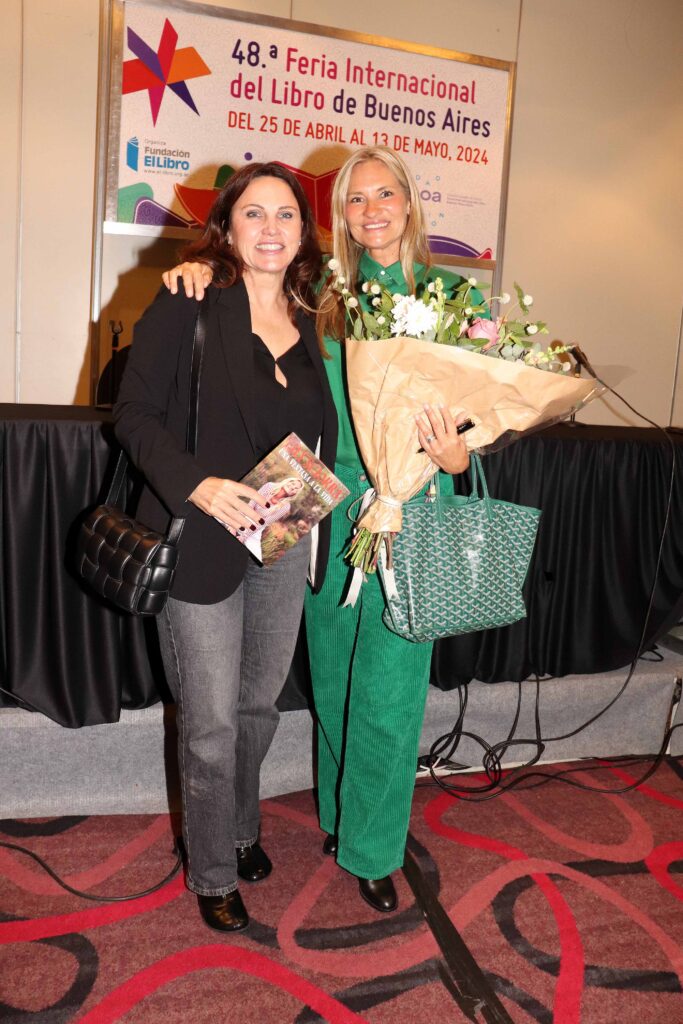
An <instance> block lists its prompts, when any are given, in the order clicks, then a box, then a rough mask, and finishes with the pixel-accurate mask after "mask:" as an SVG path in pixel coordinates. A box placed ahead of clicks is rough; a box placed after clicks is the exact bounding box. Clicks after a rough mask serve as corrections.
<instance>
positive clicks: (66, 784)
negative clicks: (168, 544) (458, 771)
mask: <svg viewBox="0 0 683 1024" xmlns="http://www.w3.org/2000/svg"><path fill="white" fill-rule="evenodd" d="M660 650H661V653H662V654H663V656H664V660H663V661H661V662H646V661H641V662H639V664H638V666H637V669H636V671H635V673H634V675H633V677H632V679H631V681H630V683H629V685H628V687H627V689H626V692H625V693H624V694H622V696H621V697H620V698H619V700H618V701H617V703H616V704H615V705H614V707H613V708H611V709H610V710H609V711H608V712H607V713H606V714H605V715H603V716H602V717H601V718H599V719H598V721H597V722H595V723H594V724H593V725H592V726H590V727H589V728H588V729H586V730H584V731H582V732H580V733H579V734H578V735H577V736H575V737H572V738H569V739H566V740H555V741H551V742H548V743H547V745H546V749H545V751H544V753H543V758H542V759H543V760H544V761H563V760H570V759H574V758H581V757H591V756H600V757H614V756H619V755H626V754H637V755H646V754H654V753H656V752H657V751H658V750H659V748H660V746H661V742H662V738H663V736H664V733H665V730H666V727H667V725H668V721H669V716H670V712H671V705H672V699H673V696H674V693H675V690H676V681H677V680H679V679H680V678H681V676H683V655H681V654H679V653H676V652H673V651H670V650H666V649H662V648H660ZM626 672H627V670H626V669H623V670H621V669H620V670H617V671H614V672H606V673H600V674H595V675H586V676H565V677H563V678H562V679H545V680H542V682H541V683H540V720H541V733H542V736H543V737H544V738H545V737H552V736H559V735H561V734H564V733H567V732H570V731H572V730H573V729H574V728H576V727H577V726H578V725H580V724H581V723H582V722H585V721H586V720H587V719H588V718H590V717H591V716H592V715H593V714H595V713H596V712H597V711H598V710H600V708H602V707H603V706H604V705H605V704H607V702H608V701H609V700H610V698H611V697H613V696H614V695H615V694H616V693H617V691H618V690H619V688H620V686H621V685H622V683H623V681H624V679H625V677H626ZM520 692H521V714H520V719H519V723H518V725H517V729H516V736H517V737H520V738H531V737H533V736H534V734H535V728H534V704H535V697H536V683H535V682H534V681H533V680H526V681H525V682H523V683H496V684H492V685H486V684H484V683H479V682H476V681H473V682H472V683H470V684H469V686H468V704H467V715H466V719H465V724H464V728H465V729H466V730H467V731H469V732H473V733H476V734H478V735H479V736H481V737H483V738H484V739H485V740H486V741H487V742H488V743H489V744H492V745H493V744H495V743H498V742H500V741H501V740H504V739H505V738H506V737H507V735H508V732H509V730H510V727H511V724H512V722H513V719H514V715H515V710H516V708H517V702H518V699H519V694H520ZM458 710H459V697H458V693H457V691H450V692H443V691H441V690H437V689H435V688H433V687H430V691H429V696H428V700H427V710H426V714H425V721H424V728H423V733H422V744H421V752H422V753H426V752H427V751H428V750H429V748H430V746H431V744H432V743H433V742H434V740H435V739H436V738H437V737H439V736H440V735H442V734H443V733H445V732H446V731H447V730H449V729H450V728H451V727H452V725H453V724H454V722H455V720H456V718H457V715H458ZM677 715H678V719H677V720H678V721H681V720H683V712H682V711H681V705H679V707H678V710H677ZM174 745H175V724H174V709H173V708H172V707H167V708H164V707H163V706H162V705H160V704H158V705H155V706H154V707H151V708H147V709H145V710H143V711H123V712H122V714H121V719H120V721H119V722H118V723H116V724H115V725H95V726H89V727H87V728H83V729H64V728H62V727H61V726H59V725H56V724H55V723H54V722H51V721H50V720H49V719H47V718H45V717H43V716H42V715H39V714H34V713H31V712H27V711H21V710H15V709H2V710H0V750H1V751H2V757H1V759H0V818H37V817H57V816H61V815H74V814H153V813H163V812H164V811H166V810H167V809H168V808H169V806H170V807H172V808H175V807H177V772H176V767H175V746H174ZM312 745H313V723H312V719H311V716H310V714H309V713H308V711H288V712H285V713H284V714H282V716H281V718H280V725H279V728H278V731H277V734H276V736H275V740H274V742H273V745H272V747H271V749H270V751H269V754H268V757H267V758H266V761H265V764H264V766H263V770H262V785H261V795H262V797H271V796H277V795H280V794H282V793H291V792H296V791H297V790H302V789H308V788H310V787H311V786H312V785H313V769H312V760H313V758H312ZM671 752H672V753H675V754H679V755H680V754H681V753H683V729H679V730H678V731H677V732H676V733H675V734H674V740H673V742H672V747H671ZM533 753H534V747H533V746H530V745H523V746H521V747H514V746H513V747H511V748H509V750H508V753H507V754H506V756H505V758H504V762H505V763H512V762H519V761H524V760H526V759H528V758H530V757H531V756H532V754H533ZM454 757H455V760H457V761H458V762H461V763H465V764H472V765H480V764H481V749H480V748H479V747H478V746H477V745H476V744H475V743H474V742H473V741H472V740H469V739H463V740H462V741H461V743H460V745H459V747H458V750H457V753H456V754H455V755H454Z"/></svg>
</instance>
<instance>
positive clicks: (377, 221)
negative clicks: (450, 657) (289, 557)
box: [166, 147, 481, 912]
mask: <svg viewBox="0 0 683 1024" xmlns="http://www.w3.org/2000/svg"><path fill="white" fill-rule="evenodd" d="M332 231H333V250H334V258H335V259H336V260H337V262H338V264H339V266H338V269H337V271H336V273H337V275H340V276H342V277H344V278H345V280H346V282H347V286H348V287H349V289H350V290H351V292H352V293H353V294H354V295H355V296H356V297H357V298H358V301H359V303H361V305H363V306H365V307H366V308H367V303H368V301H369V299H368V295H367V294H366V293H365V292H363V290H362V286H363V284H364V283H365V282H368V281H372V280H376V281H379V282H380V283H382V284H385V285H386V286H387V287H388V288H389V289H390V290H391V291H392V292H393V293H400V294H402V295H407V294H410V293H412V292H414V291H416V290H420V289H422V288H424V287H426V285H427V284H428V283H429V282H430V281H432V280H434V278H436V277H437V276H439V277H441V278H442V280H443V282H444V286H445V288H446V289H447V290H448V289H450V288H455V287H457V285H458V284H460V282H461V280H462V279H461V278H459V277H457V276H456V275H454V274H451V273H449V272H448V271H445V270H443V269H441V268H439V269H438V270H437V269H435V268H431V267H430V257H429V247H428V242H427V236H426V230H425V224H424V217H423V212H422V207H421V204H420V198H419V194H418V191H417V186H416V184H415V182H414V180H413V178H412V175H411V174H410V171H409V170H408V168H407V167H406V165H405V163H404V162H403V160H402V159H401V158H400V157H399V156H398V155H397V154H396V153H394V152H393V151H392V150H389V149H386V148H384V147H369V148H365V149H360V150H358V151H356V152H355V153H354V154H353V155H352V156H351V157H350V158H349V159H348V160H347V161H346V163H345V164H344V165H343V167H342V168H341V169H340V171H339V174H338V175H337V179H336V182H335V186H334V190H333V194H332ZM205 271H206V268H203V270H202V268H200V267H199V266H198V265H197V264H194V265H190V264H184V265H183V266H181V267H177V268H175V271H174V272H171V274H170V275H166V280H167V284H168V283H170V282H171V277H172V275H175V281H174V282H173V284H174V286H176V287H177V278H178V276H182V278H183V282H184V284H185V288H186V290H188V291H189V292H190V293H191V290H192V288H193V287H195V285H196V286H197V293H198V294H200V293H201V291H202V290H203V284H204V281H205V280H206V279H207V278H205V277H204V276H203V274H204V273H205ZM473 301H476V302H480V301H481V296H480V295H479V294H478V293H476V294H475V295H474V296H473ZM317 329H318V338H319V341H320V344H321V347H322V349H323V354H324V355H325V356H326V357H327V358H326V359H325V361H324V362H325V369H326V371H327V376H328V380H329V383H330V387H331V390H332V395H333V398H334V403H335V406H336V409H337V416H338V420H339V433H338V440H337V456H336V461H335V473H336V474H337V476H338V477H339V478H340V479H341V480H342V481H343V483H345V484H346V486H347V487H348V488H349V491H350V494H349V496H348V498H347V499H346V500H345V501H343V502H342V503H341V504H340V505H338V506H337V508H336V509H335V510H334V511H333V513H332V515H331V520H332V536H331V543H330V552H331V557H330V562H329V565H328V570H327V576H326V579H325V582H324V584H323V586H322V587H321V588H320V590H319V592H318V593H311V592H308V593H307V595H306V602H305V616H306V633H307V638H308V647H309V656H310V663H311V678H312V683H313V695H314V701H315V711H316V716H317V719H318V798H319V813H320V825H321V828H322V830H323V831H324V832H325V833H327V837H326V839H325V841H324V843H323V850H324V852H325V853H327V854H330V855H334V856H336V858H337V863H338V864H339V865H340V866H341V867H343V868H345V869H346V870H347V871H349V872H350V873H351V874H353V875H355V876H356V877H357V878H358V880H359V889H360V893H361V896H362V897H363V898H364V899H365V901H366V902H367V903H369V904H370V905H371V906H372V907H373V908H374V909H375V910H379V911H384V912H388V911H392V910H394V909H395V908H396V906H397V903H398V901H397V895H396V890H395V887H394V883H393V880H392V878H391V874H392V872H393V871H395V870H396V869H397V868H400V867H401V865H402V864H403V858H404V852H405V842H406V836H407V831H408V824H409V820H410V809H411V804H412V795H413V787H414V780H415V768H416V762H417V755H418V744H419V738H420V732H421V728H422V719H423V716H424V705H425V700H426V696H427V686H428V683H429V668H430V662H431V654H432V645H431V644H411V643H409V642H408V641H405V640H403V639H402V638H401V637H398V636H396V635H395V634H394V633H392V632H391V631H390V630H389V629H387V627H386V626H385V625H384V623H383V622H382V611H383V609H384V599H383V596H382V593H381V589H380V583H379V580H378V579H377V578H376V576H370V577H368V579H367V582H366V583H365V585H364V586H363V587H362V589H361V595H360V598H359V599H358V601H357V603H356V605H355V607H353V608H342V607H341V604H342V601H343V595H344V590H345V587H346V584H347V579H348V566H347V565H346V563H345V562H344V557H343V552H344V549H345V548H346V546H347V543H348V539H349V534H350V531H351V524H350V522H349V518H348V513H349V510H350V506H351V505H352V504H353V503H354V502H355V501H356V500H357V499H358V498H359V497H360V496H361V495H362V494H363V493H364V492H365V491H366V490H367V488H368V486H369V484H368V481H367V474H366V470H365V467H364V466H363V464H362V461H361V457H360V454H359V452H358V447H357V444H356V439H355V435H354V430H353V424H352V422H351V419H350V415H349V410H348V397H347V394H346V382H345V371H344V337H345V333H346V331H345V322H344V309H343V306H342V304H341V301H340V299H339V296H338V294H337V293H336V292H335V291H334V289H333V287H332V282H331V280H329V279H328V281H327V283H326V284H325V285H324V286H323V289H322V292H321V295H320V302H319V309H318V317H317ZM464 418H465V416H464V415H463V416H460V417H458V418H457V419H453V417H452V416H451V415H450V413H449V411H448V410H447V409H440V410H436V409H426V410H425V413H424V415H423V416H421V417H419V419H418V422H417V423H416V443H419V444H420V445H421V446H422V447H423V448H424V449H425V451H428V452H429V454H430V457H431V459H432V461H433V462H434V464H435V465H437V466H438V467H439V468H440V469H441V470H443V471H444V472H445V473H448V474H453V473H461V472H463V471H464V470H465V469H466V468H467V465H468V462H469V459H468V456H467V451H466V448H465V444H464V441H463V440H462V438H461V437H460V436H459V435H458V434H457V432H456V426H457V424H458V423H460V422H461V420H462V419H464ZM448 483H449V481H448V480H446V481H444V484H443V485H442V490H447V488H448Z"/></svg>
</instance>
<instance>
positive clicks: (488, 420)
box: [345, 338, 602, 533]
mask: <svg viewBox="0 0 683 1024" xmlns="http://www.w3.org/2000/svg"><path fill="white" fill-rule="evenodd" d="M345 345H346V374H347V381H348V391H349V399H350V403H351V412H352V416H353V423H354V427H355V432H356V438H357V440H358V445H359V448H360V453H361V456H362V458H363V462H364V464H365V467H366V469H367V471H368V473H369V475H370V479H371V481H372V484H373V487H374V488H375V491H376V493H377V498H376V499H375V501H374V502H373V503H372V504H371V505H370V506H369V508H368V509H367V510H366V512H365V513H364V515H363V516H362V517H361V519H360V521H359V523H358V524H357V525H358V526H359V527H365V528H366V529H368V530H370V532H371V533H381V532H383V531H387V532H391V533H397V532H399V531H400V529H401V521H402V517H401V507H400V504H401V503H402V502H404V501H407V500H408V499H409V498H412V497H413V496H414V495H415V494H417V493H418V491H419V490H420V489H421V488H422V487H423V486H424V484H425V483H426V482H427V480H429V478H430V477H431V476H433V474H434V473H435V471H436V466H435V465H434V464H433V463H432V461H431V459H430V458H429V456H428V455H426V454H424V453H418V448H419V441H418V438H417V427H416V423H415V414H416V413H418V412H421V411H422V408H423V406H424V405H425V404H426V403H428V404H430V405H432V406H439V405H446V406H448V408H449V409H450V411H451V413H452V414H453V415H454V416H455V415H457V414H458V413H460V412H464V413H466V414H467V415H468V416H469V417H470V418H471V419H472V420H473V421H474V423H475V427H474V428H473V429H472V430H469V431H468V432H467V433H466V434H464V435H463V437H464V439H465V442H466V444H467V448H468V449H469V450H470V451H473V450H475V449H480V448H484V447H486V446H487V445H490V444H492V443H493V442H494V441H495V440H496V439H497V438H499V437H501V435H502V434H505V433H506V432H507V431H515V432H523V431H526V430H531V429H533V428H534V427H538V426H539V425H540V424H543V423H549V422H553V421H557V420H558V419H563V418H565V417H567V416H569V415H571V413H572V412H574V411H576V409H578V408H579V407H580V406H581V405H584V404H585V403H586V402H587V401H589V400H590V399H591V398H593V397H596V396H597V395H598V394H600V393H601V390H602V389H601V388H600V387H599V386H598V385H597V384H596V381H595V380H593V379H592V378H591V379H589V378H583V379H582V378H580V377H573V376H568V375H564V374H560V373H550V372H547V371H544V370H539V369H537V368H536V367H533V366H526V365H525V364H524V363H521V362H519V361H515V362H512V361H509V360H505V359H495V358H491V357H489V356H483V355H480V354H479V353H477V352H468V351H467V350H466V349H461V348H457V347H455V346H453V345H437V344H435V343H434V342H430V341H418V340H416V339H415V338H395V339H391V340H387V341H365V340H363V341H357V340H356V339H355V338H347V340H346V343H345Z"/></svg>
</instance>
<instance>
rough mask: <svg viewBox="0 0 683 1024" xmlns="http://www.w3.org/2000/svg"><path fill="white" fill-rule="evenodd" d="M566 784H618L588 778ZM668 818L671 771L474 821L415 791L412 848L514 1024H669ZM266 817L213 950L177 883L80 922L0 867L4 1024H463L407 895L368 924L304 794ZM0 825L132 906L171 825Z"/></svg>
mask: <svg viewBox="0 0 683 1024" xmlns="http://www.w3.org/2000/svg"><path fill="white" fill-rule="evenodd" d="M560 769H561V766H556V768H555V769H550V770H551V771H559V770H560ZM469 778H472V777H469ZM581 778H583V779H585V780H586V781H589V782H590V783H591V784H593V785H599V786H601V787H603V788H609V786H610V785H612V786H614V787H616V786H621V785H622V784H623V783H628V782H629V781H631V780H632V776H631V774H630V772H628V771H626V770H624V769H622V768H621V767H618V766H617V767H615V766H610V765H608V764H602V763H598V764H597V765H596V770H595V772H592V773H590V774H588V775H586V773H584V774H582V776H581ZM472 784H476V780H475V779H473V778H472ZM682 810H683V768H682V767H681V763H680V762H678V761H675V760H669V761H667V762H665V763H664V764H663V765H662V766H661V767H660V768H659V770H658V771H657V772H656V773H655V774H654V775H653V776H652V778H651V779H650V780H649V782H648V784H647V785H645V786H643V787H641V788H640V789H638V790H637V791H635V792H630V793H626V794H616V793H611V794H610V793H607V794H598V793H588V792H583V791H580V790H576V789H573V788H570V787H566V786H562V785H560V784H559V783H557V782H551V783H550V784H549V785H546V786H543V787H540V788H536V789H531V788H529V789H523V788H522V789H518V790H515V791H514V792H510V793H507V794H506V795H504V796H502V797H500V798H498V799H496V800H493V801H489V802H487V803H484V804H473V803H469V802H467V801H460V800H457V799H455V798H453V797H452V796H450V795H447V794H445V793H442V792H441V791H439V790H437V789H434V788H433V787H420V788H418V789H417V790H416V793H415V799H414V803H413V814H412V820H411V836H410V848H411V852H412V854H413V855H414V857H415V858H416V860H417V862H418V863H419V864H420V867H421V870H422V872H423V874H424V875H425V878H426V880H427V882H428V883H429V885H430V886H431V887H432V889H433V890H434V891H435V892H436V893H437V894H438V896H439V899H440V901H441V904H442V906H443V907H444V908H445V910H446V911H447V913H448V916H449V917H450V919H451V921H452V922H453V924H454V925H455V927H456V928H457V929H458V931H459V932H460V934H461V935H462V937H463V938H464V940H465V942H466V943H467V945H468V947H469V949H470V951H471V953H472V954H473V956H474V957H475V959H476V960H477V962H478V964H479V966H480V967H481V968H482V970H483V971H484V973H485V975H486V976H487V978H488V980H489V981H490V983H491V985H492V986H493V988H494V989H495V991H496V993H497V995H498V997H499V999H500V1000H501V1002H502V1003H503V1004H504V1006H505V1008H506V1010H507V1012H508V1013H509V1014H510V1017H511V1019H512V1020H513V1021H514V1022H515V1024H660V1022H663V1021H667V1022H671V1024H673V1022H676V1021H679V1020H681V1021H683V1012H682V1011H681V1005H682V1004H681V994H682V993H683V950H682V946H683V914H681V901H683V884H682V883H683V880H682V879H681V872H682V871H683V841H681V840H680V838H679V836H680V835H681V811H682ZM262 813H263V827H262V842H263V845H264V846H265V848H266V849H267V851H268V853H269V854H270V856H271V858H272V860H273V862H274V871H273V873H272V875H271V876H270V877H269V878H268V879H267V880H266V881H264V882H263V883H260V884H258V885H251V886H250V885H243V886H242V889H241V891H242V894H243V897H244V900H245V903H246V904H247V907H248V909H249V912H250V916H251V924H250V926H249V928H248V929H247V930H246V931H244V932H240V933H235V934H232V935H225V936H224V935H221V934H219V933H216V932H212V931H210V930H209V929H207V928H206V927H205V925H204V924H203V922H202V921H201V919H200V917H199V914H198V912H197V906H196V900H195V898H194V896H193V895H192V894H191V893H189V892H187V890H186V889H185V888H184V884H183V880H182V878H180V877H177V878H176V879H174V880H173V881H172V882H170V883H169V884H168V885H166V886H165V887H164V888H162V889H161V890H159V891H158V892H155V893H152V894H150V895H148V896H144V897H140V898H138V899H136V900H134V901H132V902H127V903H119V904H116V903H114V904H102V905H93V904H91V903H88V902H86V901H85V900H83V899H81V898H79V897H76V896H73V895H70V894H69V893H67V892H65V891H63V890H61V889H60V888H58V886H57V885H56V883H54V882H53V881H52V880H51V879H49V877H48V876H47V875H45V874H44V873H43V872H42V871H41V870H40V869H39V868H38V866H37V865H36V864H35V863H34V862H33V861H31V860H28V859H27V858H25V857H24V856H23V855H22V854H20V853H18V852H13V851H8V850H3V849H0V1019H3V1020H4V1019H7V1020H11V1021H12V1022H13V1024H30V1022H33V1024H42V1022H48V1021H49V1022H50V1024H67V1022H71V1021H73V1022H79V1024H80V1022H82V1024H109V1022H114V1021H123V1022H125V1024H162V1022H163V1024H176V1022H178V1024H180V1022H181V1021H182V1022H185V1021H187V1020H190V1019H191V1020H192V1021H193V1022H198V1024H203V1022H207V1024H209V1022H211V1024H213V1022H215V1021H221V1022H222V1024H223V1022H225V1024H256V1022H258V1024H263V1022H264V1021H265V1022H268V1024H289V1022H291V1024H316V1022H319V1021H329V1022H330V1024H389V1022H391V1024H397V1022H402V1024H403V1022H405V1024H427V1022H430V1021H440V1020H453V1021H458V1020H463V1021H464V1020H465V1019H466V1018H465V1017H464V1015H463V1013H462V1011H461V1010H460V1009H459V1008H458V1006H457V1005H456V1003H455V1002H454V1000H453V998H452V996H451V994H450V992H449V990H448V988H447V987H446V986H445V985H444V983H443V980H442V973H443V969H444V963H443V960H442V954H441V950H440V948H439V946H438V944H437V942H436V940H435V938H434V936H433V935H432V933H431V932H430V930H429V928H428V927H427V924H426V922H425V920H424V917H423V915H422V913H421V911H420V909H419V908H418V907H416V906H415V903H414V900H413V897H412V894H411V891H410V889H409V888H408V885H407V883H406V881H405V879H404V878H403V877H402V876H401V875H397V876H396V881H397V888H398V891H399V899H400V907H399V910H398V911H397V912H396V913H395V914H390V915H380V914H376V913H373V911H372V910H371V909H370V908H369V907H367V906H366V904H365V903H363V902H362V900H361V899H360V897H359V894H358V887H357V883H356V880H355V879H353V878H352V877H351V876H349V875H347V874H346V873H345V872H343V871H341V870H340V869H339V868H338V867H337V866H336V864H335V863H334V861H333V860H332V859H331V858H329V857H324V856H323V854H322V851H321V843H322V836H321V834H320V832H319V830H318V826H317V821H316V816H315V807H314V802H313V795H312V794H311V793H310V792H306V793H296V794H290V795H288V796H284V797H281V798H278V799H276V800H267V801H264V802H263V803H262ZM4 824H5V827H4V828H3V823H2V822H0V838H7V840H8V841H10V842H13V843H19V844H21V845H24V846H26V847H28V848H29V849H31V850H32V851H33V852H35V853H36V854H38V855H40V856H42V857H44V858H45V859H46V860H47V861H48V862H49V863H50V864H51V866H52V867H53V868H54V870H56V871H57V872H58V873H59V874H61V875H62V877H64V878H65V879H66V880H67V881H68V882H69V884H71V885H73V886H75V887H77V888H88V889H92V890H93V891H94V892H96V893H100V894H103V893H107V894H115V895H119V894H123V893H126V892H138V891H141V890H144V889H145V888H147V887H149V886H151V885H153V884H154V882H156V881H157V880H159V879H161V878H163V877H164V875H165V874H167V873H168V871H169V870H170V868H171V866H172V863H173V854H172V842H173V831H174V825H175V822H172V820H171V818H170V817H168V816H166V815H157V816H152V817H145V816H130V817H128V816H120V817H92V818H86V819H77V818H74V819H63V820H62V821H61V822H55V827H54V828H51V827H46V826H45V824H44V823H38V822H34V823H32V822H30V821H24V822H19V821H13V822H12V823H11V824H10V823H4ZM3 832H4V835H3Z"/></svg>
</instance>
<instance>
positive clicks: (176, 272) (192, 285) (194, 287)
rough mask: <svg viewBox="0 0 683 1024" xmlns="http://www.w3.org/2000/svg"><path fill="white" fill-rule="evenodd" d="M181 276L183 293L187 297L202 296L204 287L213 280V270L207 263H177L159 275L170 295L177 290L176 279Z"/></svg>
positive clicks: (196, 297) (198, 297)
mask: <svg viewBox="0 0 683 1024" xmlns="http://www.w3.org/2000/svg"><path fill="white" fill-rule="evenodd" d="M180 278H182V281H183V287H184V289H185V294H186V295H187V297H188V299H191V298H192V297H194V298H195V299H197V300H201V299H203V298H204V289H205V288H207V287H208V286H209V285H210V284H211V282H212V281H213V270H212V269H211V267H210V266H209V265H208V263H179V264H178V265H177V266H175V267H173V268H172V270H165V271H164V272H163V274H162V275H161V280H162V281H163V282H164V284H165V285H166V287H167V288H168V290H169V291H170V293H171V295H175V294H176V292H177V291H178V280H179V279H180Z"/></svg>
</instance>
